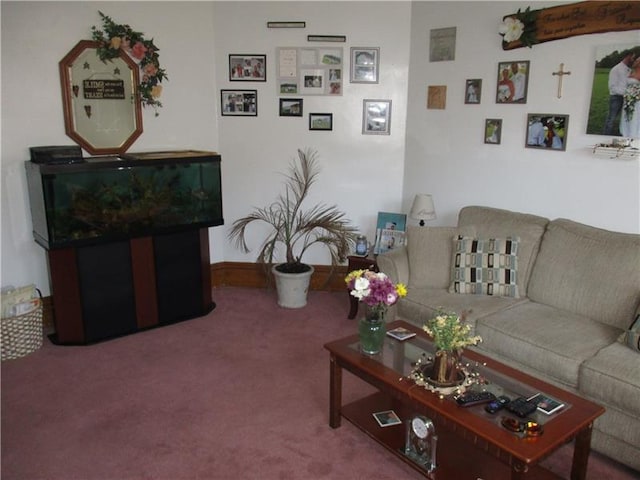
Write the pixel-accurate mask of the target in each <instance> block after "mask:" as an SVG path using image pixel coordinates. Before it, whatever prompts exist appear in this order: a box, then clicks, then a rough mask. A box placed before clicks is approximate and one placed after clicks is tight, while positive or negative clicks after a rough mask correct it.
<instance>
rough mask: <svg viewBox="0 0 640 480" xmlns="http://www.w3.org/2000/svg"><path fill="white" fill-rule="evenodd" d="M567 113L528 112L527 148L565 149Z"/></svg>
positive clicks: (567, 123) (567, 127)
mask: <svg viewBox="0 0 640 480" xmlns="http://www.w3.org/2000/svg"><path fill="white" fill-rule="evenodd" d="M568 130H569V115H558V114H548V113H530V114H528V115H527V142H526V144H525V147H527V148H543V149H551V150H560V151H564V150H566V149H567V132H568Z"/></svg>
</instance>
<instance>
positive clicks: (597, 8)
mask: <svg viewBox="0 0 640 480" xmlns="http://www.w3.org/2000/svg"><path fill="white" fill-rule="evenodd" d="M637 29H640V2H638V1H627V2H601V1H588V2H579V3H571V4H567V5H559V6H557V7H550V8H543V9H540V10H531V9H530V8H529V7H527V8H526V9H525V10H524V11H521V10H520V9H518V11H517V12H516V13H513V14H511V15H507V16H505V17H504V18H503V19H502V24H501V25H500V28H499V30H498V32H499V33H500V35H502V37H503V38H502V49H503V50H512V49H514V48H521V47H531V46H532V45H535V44H538V43H543V42H550V41H552V40H560V39H562V38H569V37H575V36H577V35H587V34H590V33H604V32H621V31H626V30H637Z"/></svg>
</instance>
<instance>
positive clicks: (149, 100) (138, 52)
mask: <svg viewBox="0 0 640 480" xmlns="http://www.w3.org/2000/svg"><path fill="white" fill-rule="evenodd" d="M98 13H99V14H100V18H101V19H102V30H99V29H98V28H97V27H95V26H92V27H91V32H92V38H93V40H95V41H97V42H98V44H99V46H98V49H97V51H98V57H100V60H102V61H103V62H105V63H106V62H107V61H111V60H113V59H114V58H117V57H118V56H119V55H120V51H124V52H125V53H126V54H127V55H129V57H130V58H131V59H133V61H134V62H136V63H137V64H138V65H139V66H140V73H141V81H140V85H138V96H139V99H140V102H141V103H142V106H143V107H146V106H149V107H153V108H154V110H155V115H156V117H157V116H158V115H159V113H158V108H160V107H162V103H160V100H158V98H159V97H160V95H161V94H162V85H160V83H161V82H162V80H165V79H166V78H167V73H166V72H165V70H164V69H163V68H160V62H159V60H158V47H156V46H155V45H154V43H153V39H152V40H145V38H144V35H143V33H141V32H136V31H134V30H132V29H131V27H130V26H129V25H119V24H117V23H115V22H114V21H113V20H112V19H111V17H109V16H107V15H105V14H103V13H102V12H100V11H99V12H98Z"/></svg>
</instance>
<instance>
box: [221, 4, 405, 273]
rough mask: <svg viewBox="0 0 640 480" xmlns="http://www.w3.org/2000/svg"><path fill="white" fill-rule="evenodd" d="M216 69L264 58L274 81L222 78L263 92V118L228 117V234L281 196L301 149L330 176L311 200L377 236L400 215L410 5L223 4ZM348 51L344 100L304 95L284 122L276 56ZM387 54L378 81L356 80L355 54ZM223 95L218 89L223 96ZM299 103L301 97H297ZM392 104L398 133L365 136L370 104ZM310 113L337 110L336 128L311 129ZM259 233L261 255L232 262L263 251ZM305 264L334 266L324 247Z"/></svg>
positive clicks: (238, 255)
mask: <svg viewBox="0 0 640 480" xmlns="http://www.w3.org/2000/svg"><path fill="white" fill-rule="evenodd" d="M214 13H215V15H214V35H215V44H216V51H215V63H216V65H227V64H228V55H229V54H231V53H236V54H237V53H249V54H250V53H265V54H266V55H267V82H266V83H263V82H229V80H228V78H229V76H228V73H227V71H226V70H223V69H222V68H219V69H218V70H217V73H216V85H217V88H218V89H228V88H231V89H257V91H258V116H257V118H256V117H230V116H225V117H222V118H221V119H220V120H219V125H220V130H219V138H220V151H221V152H222V155H223V183H224V186H225V189H226V190H225V196H224V211H225V222H226V223H227V230H228V227H229V226H230V225H231V223H232V222H233V221H234V220H235V219H237V218H239V217H243V216H245V215H246V214H248V213H249V210H250V208H251V207H252V206H254V205H257V206H265V205H268V204H269V203H271V202H272V201H274V200H275V198H276V196H277V195H278V194H279V193H280V192H281V191H282V188H281V185H282V176H281V174H280V172H283V171H285V170H286V168H287V165H288V164H289V163H290V161H291V160H292V159H293V158H294V157H295V155H296V149H298V148H305V147H311V148H314V149H315V150H317V152H318V154H319V161H320V167H321V169H322V171H321V174H320V176H319V180H318V183H317V184H316V185H315V187H314V188H313V190H312V193H311V196H310V200H311V202H310V203H312V204H313V203H315V202H318V201H322V202H325V203H328V204H336V205H338V206H339V208H340V209H341V210H343V211H344V212H345V213H346V214H347V216H348V218H350V219H351V220H352V221H353V223H354V224H355V225H357V226H359V228H361V229H362V230H363V232H364V233H365V234H366V235H368V236H369V238H373V236H374V231H375V221H376V215H377V212H378V210H390V211H397V210H398V209H399V208H400V199H401V197H402V178H403V174H404V173H403V172H404V143H405V137H404V132H405V117H406V91H407V69H408V62H409V24H410V17H409V15H410V4H409V3H408V2H366V3H365V2H215V3H214ZM268 20H302V21H306V28H304V29H268V28H267V26H266V22H267V21H268ZM309 34H323V35H346V37H347V42H346V43H334V44H322V43H309V42H307V35H309ZM323 45H324V46H326V45H330V46H332V47H343V48H344V57H345V58H344V62H343V65H344V66H345V67H346V68H345V71H344V72H343V75H344V77H345V78H344V79H343V95H342V96H335V97H326V96H304V97H301V98H303V99H304V106H303V108H304V116H303V117H279V116H278V99H279V98H280V97H279V96H278V94H277V91H276V82H275V78H276V49H277V48H278V47H302V46H311V47H318V46H323ZM352 46H356V47H357V46H360V47H380V62H381V63H380V81H379V83H378V84H374V85H372V84H355V83H353V84H352V83H349V80H348V79H349V76H348V75H349V70H348V65H349V55H350V47H352ZM216 95H218V96H219V92H218V91H217V90H216ZM290 96H291V97H298V95H290ZM365 98H373V99H391V100H392V110H393V111H392V118H391V135H389V136H380V135H362V101H363V99H365ZM309 112H318V113H323V112H327V113H333V130H332V131H330V132H324V131H309V118H308V114H309ZM259 232H261V229H260V227H257V226H256V227H251V228H250V234H251V235H252V236H253V237H254V238H253V239H252V240H250V241H249V246H250V247H251V248H252V249H253V251H252V252H251V253H249V254H246V255H245V254H243V253H242V252H240V251H239V250H237V249H235V248H233V247H232V246H228V247H227V248H226V249H225V260H227V261H253V260H255V258H256V254H257V251H258V250H259V248H260V246H261V241H262V240H263V238H264V237H263V236H261V235H259ZM309 253H310V255H309V256H307V255H305V258H304V260H305V261H307V262H310V263H329V262H330V259H329V256H328V255H327V252H326V251H325V250H318V251H312V252H309Z"/></svg>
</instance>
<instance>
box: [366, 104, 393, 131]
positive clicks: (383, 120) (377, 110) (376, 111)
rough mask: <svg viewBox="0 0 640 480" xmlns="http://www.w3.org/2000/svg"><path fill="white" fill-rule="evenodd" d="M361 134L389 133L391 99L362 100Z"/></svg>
mask: <svg viewBox="0 0 640 480" xmlns="http://www.w3.org/2000/svg"><path fill="white" fill-rule="evenodd" d="M362 134H363V135H390V134H391V100H370V99H365V100H363V104H362Z"/></svg>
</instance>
